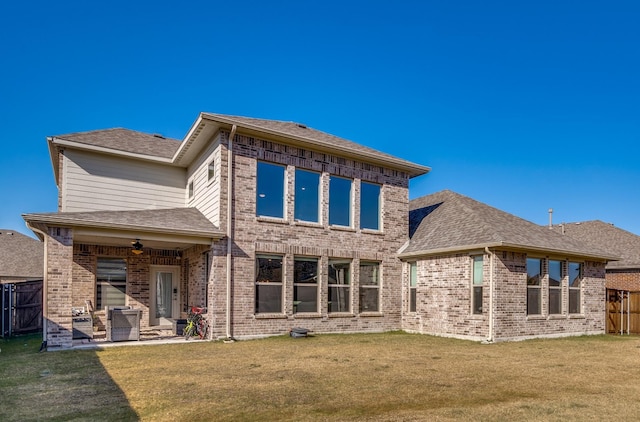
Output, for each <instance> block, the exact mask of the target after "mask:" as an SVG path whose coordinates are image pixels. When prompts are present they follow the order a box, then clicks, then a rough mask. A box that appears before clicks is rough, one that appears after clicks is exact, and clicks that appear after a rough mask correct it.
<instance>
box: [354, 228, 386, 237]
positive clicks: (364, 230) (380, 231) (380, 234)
mask: <svg viewBox="0 0 640 422" xmlns="http://www.w3.org/2000/svg"><path fill="white" fill-rule="evenodd" d="M360 233H363V234H373V235H376V236H384V232H383V231H382V230H371V229H360Z"/></svg>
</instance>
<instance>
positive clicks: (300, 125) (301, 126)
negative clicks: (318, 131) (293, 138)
mask: <svg viewBox="0 0 640 422" xmlns="http://www.w3.org/2000/svg"><path fill="white" fill-rule="evenodd" d="M296 126H298V127H299V128H300V129H306V128H307V125H303V124H302V123H296Z"/></svg>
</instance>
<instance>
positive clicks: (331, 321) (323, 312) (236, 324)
mask: <svg viewBox="0 0 640 422" xmlns="http://www.w3.org/2000/svg"><path fill="white" fill-rule="evenodd" d="M221 142H222V148H223V151H222V157H223V159H222V168H223V170H222V172H221V173H222V174H223V175H226V172H227V170H226V166H227V165H228V163H227V160H226V157H227V154H226V149H227V147H228V133H222V134H221ZM233 151H234V163H233V171H234V176H233V177H234V191H233V233H234V245H233V260H232V269H233V303H232V313H231V314H232V327H233V328H232V333H231V334H232V336H234V337H238V338H248V337H257V336H264V335H273V334H282V333H286V332H288V331H289V330H290V329H291V328H293V327H297V326H302V327H305V328H308V329H310V330H312V331H314V332H322V333H326V332H356V331H357V332H362V331H385V330H395V329H398V328H399V327H400V316H401V288H402V284H401V274H402V266H401V262H400V261H399V260H398V259H397V258H395V254H396V253H397V251H398V249H399V248H400V247H401V246H402V245H403V244H404V243H405V242H406V240H407V238H408V176H407V175H406V174H404V173H401V172H397V171H393V170H390V169H386V168H382V167H378V166H373V165H369V164H366V163H361V162H358V161H354V160H349V159H346V158H342V157H338V156H334V155H331V154H326V153H321V152H317V151H310V150H304V149H299V148H295V147H291V146H285V145H282V144H278V143H276V142H271V141H265V140H261V139H257V138H252V137H247V136H238V135H237V136H236V137H235V140H234V144H233ZM258 160H264V161H268V162H271V163H277V164H281V165H285V166H286V172H285V173H286V183H287V188H286V191H287V192H288V194H287V197H286V206H285V210H286V211H285V212H286V216H285V218H284V219H269V218H258V217H256V174H257V163H258ZM296 168H300V169H306V170H312V171H315V172H318V173H321V186H322V189H321V192H322V194H321V195H322V196H321V201H320V203H321V213H320V215H321V217H320V220H321V223H318V224H313V223H303V222H295V221H294V216H293V208H294V197H293V195H292V192H294V189H295V187H294V175H295V169H296ZM330 174H333V175H340V176H342V177H347V178H351V179H353V180H354V191H355V192H354V204H353V210H358V209H359V206H360V204H359V200H358V198H359V186H360V181H361V180H363V181H368V182H373V183H378V184H381V185H382V190H381V196H382V198H383V199H382V205H381V213H382V230H381V231H380V232H374V231H369V230H360V229H357V227H358V226H359V215H358V212H357V211H355V212H354V213H353V214H354V215H353V217H354V224H353V227H354V228H353V229H349V228H336V227H330V226H329V224H328V201H329V199H328V187H329V175H330ZM223 179H224V177H223ZM222 183H223V198H221V203H223V206H222V207H221V213H222V214H223V215H222V216H221V218H220V221H221V222H225V223H226V205H224V204H226V201H227V200H228V198H226V185H225V183H226V182H225V181H224V180H223V182H222ZM224 225H226V224H224ZM223 249H224V248H223V247H222V246H221V247H220V250H218V251H215V252H214V255H215V256H216V258H215V259H214V261H215V262H216V265H215V271H221V270H222V269H223V267H226V264H225V262H224V259H223V257H222V256H220V255H217V254H221V253H225V251H223ZM261 253H266V254H278V255H281V256H283V257H284V260H283V273H284V277H283V278H284V280H283V291H284V301H283V305H284V312H283V313H282V314H275V315H274V314H266V315H265V314H255V313H254V308H255V257H256V254H261ZM297 256H304V257H314V258H318V259H319V279H320V283H319V285H318V290H319V311H318V312H317V313H309V314H306V313H305V314H297V313H294V309H293V262H294V258H295V257H297ZM329 258H348V259H351V260H352V265H351V273H352V285H351V310H352V311H351V312H350V313H348V314H340V315H334V314H329V313H328V311H327V301H328V299H327V297H328V287H327V281H328V274H327V264H328V260H329ZM361 260H368V261H376V262H379V263H380V269H381V288H380V312H376V313H371V314H360V313H359V312H358V307H359V298H358V287H359V286H358V277H359V263H360V261H361ZM214 277H215V276H214ZM222 277H224V276H222ZM222 277H221V278H222ZM215 285H216V286H217V289H214V292H213V293H212V294H213V303H214V304H215V306H216V307H217V306H220V305H221V303H220V299H221V296H223V292H221V291H220V290H224V291H226V290H225V289H224V288H223V285H222V284H220V283H217V282H216V283H215ZM224 300H225V297H222V305H223V306H222V307H221V309H220V311H217V310H213V312H214V314H215V315H214V324H213V326H214V335H215V336H216V337H221V336H224V335H225V332H224V331H223V330H222V328H223V325H224V315H223V314H222V310H223V309H224Z"/></svg>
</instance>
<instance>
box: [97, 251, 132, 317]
mask: <svg viewBox="0 0 640 422" xmlns="http://www.w3.org/2000/svg"><path fill="white" fill-rule="evenodd" d="M126 287H127V263H126V262H125V260H124V259H121V258H98V268H97V271H96V309H104V307H105V306H123V305H125V302H126V295H125V292H126Z"/></svg>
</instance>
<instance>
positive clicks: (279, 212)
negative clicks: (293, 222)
mask: <svg viewBox="0 0 640 422" xmlns="http://www.w3.org/2000/svg"><path fill="white" fill-rule="evenodd" d="M256 179H257V181H256V183H257V188H256V215H257V216H258V217H276V218H284V186H285V167H284V166H281V165H278V164H271V163H266V162H264V161H258V171H257V175H256Z"/></svg>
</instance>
